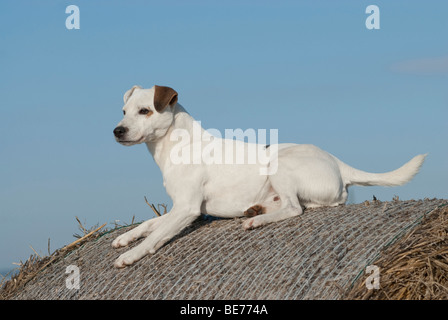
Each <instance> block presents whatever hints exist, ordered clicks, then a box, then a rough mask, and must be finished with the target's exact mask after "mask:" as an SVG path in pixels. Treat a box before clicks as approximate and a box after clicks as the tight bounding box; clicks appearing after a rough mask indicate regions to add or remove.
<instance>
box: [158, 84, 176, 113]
mask: <svg viewBox="0 0 448 320" xmlns="http://www.w3.org/2000/svg"><path fill="white" fill-rule="evenodd" d="M154 90H155V91H154V108H155V109H156V110H157V112H162V111H163V109H165V108H166V107H167V106H174V105H175V104H176V102H177V92H176V91H175V90H174V89H171V88H170V87H162V86H154Z"/></svg>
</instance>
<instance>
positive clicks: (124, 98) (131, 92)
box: [123, 86, 142, 104]
mask: <svg viewBox="0 0 448 320" xmlns="http://www.w3.org/2000/svg"><path fill="white" fill-rule="evenodd" d="M135 89H142V87H140V86H133V87H132V88H131V89H129V90H128V91H126V93H125V94H124V96H123V101H124V104H126V103H127V102H128V100H129V98H130V97H131V96H132V94H133V93H134V90H135Z"/></svg>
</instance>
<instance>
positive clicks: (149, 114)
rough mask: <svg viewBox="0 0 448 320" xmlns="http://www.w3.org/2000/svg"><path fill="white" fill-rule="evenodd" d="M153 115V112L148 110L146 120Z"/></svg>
mask: <svg viewBox="0 0 448 320" xmlns="http://www.w3.org/2000/svg"><path fill="white" fill-rule="evenodd" d="M153 113H154V111H152V110H149V112H148V113H147V114H146V116H145V117H146V118H149V117H150V116H151V115H152V114H153Z"/></svg>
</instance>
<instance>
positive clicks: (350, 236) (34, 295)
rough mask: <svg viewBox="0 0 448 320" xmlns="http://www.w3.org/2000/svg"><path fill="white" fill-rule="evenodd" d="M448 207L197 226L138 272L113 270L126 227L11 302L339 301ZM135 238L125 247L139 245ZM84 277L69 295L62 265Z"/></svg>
mask: <svg viewBox="0 0 448 320" xmlns="http://www.w3.org/2000/svg"><path fill="white" fill-rule="evenodd" d="M446 202H447V201H446V200H438V199H433V200H428V199H425V200H419V201H415V200H410V201H392V202H379V201H375V202H370V203H368V204H366V203H363V204H356V205H346V206H340V207H334V208H319V209H310V210H306V211H305V213H304V214H303V215H301V216H300V217H298V218H297V217H295V218H290V219H287V220H284V221H281V222H277V223H273V224H270V225H267V226H265V227H262V228H260V229H256V230H250V231H244V230H243V229H242V227H241V223H242V221H243V219H229V220H215V221H212V222H211V221H206V220H203V219H200V220H198V221H197V222H195V223H194V224H193V225H192V226H191V227H189V228H188V229H187V230H184V232H182V234H180V235H179V236H177V237H176V238H174V239H173V240H172V241H171V242H169V243H168V244H167V245H165V246H164V247H162V248H161V249H160V250H159V251H158V252H156V253H155V254H154V255H150V256H147V257H145V258H143V259H142V260H140V261H139V262H137V263H136V264H135V265H133V266H130V267H127V268H125V269H115V268H114V267H113V262H114V260H115V259H116V258H117V257H118V256H119V255H120V254H121V253H123V252H125V251H126V250H129V247H128V248H120V249H113V248H112V247H111V242H112V241H113V239H115V237H117V236H118V235H119V234H122V233H123V232H125V231H127V230H129V229H130V228H131V227H126V228H122V229H118V230H114V231H113V232H110V233H106V234H105V235H103V236H102V237H100V238H99V239H97V240H95V241H90V242H87V243H86V244H84V245H83V246H82V247H81V248H79V249H77V250H75V251H73V252H71V253H70V254H68V255H67V256H66V257H64V258H63V259H61V260H59V261H57V262H55V263H53V264H51V265H49V266H48V267H47V268H45V269H44V270H43V271H42V272H40V273H39V274H38V275H37V276H36V277H35V278H34V279H33V280H31V281H30V282H28V283H27V284H26V286H25V287H24V288H22V289H20V290H18V292H17V293H16V294H15V296H14V297H13V298H14V299H339V298H342V297H343V295H344V292H345V290H347V289H348V288H349V287H350V285H351V284H352V282H353V281H354V280H355V279H356V278H357V276H359V274H360V272H361V271H362V270H364V269H365V267H366V266H367V265H368V263H369V262H370V261H371V260H372V259H373V258H375V257H376V256H378V255H379V254H380V252H381V249H382V248H384V246H385V245H388V244H389V243H391V242H392V241H394V240H396V239H397V238H399V237H400V236H401V235H402V234H403V232H404V231H406V230H408V229H409V228H411V227H412V226H413V225H415V224H416V223H418V221H419V218H421V217H422V216H423V215H424V214H426V213H428V212H430V211H431V210H433V209H435V208H437V207H438V206H440V205H442V204H444V203H446ZM140 242H141V240H140V241H137V242H136V243H135V244H133V245H131V247H133V246H135V245H136V244H138V243H140ZM69 265H75V266H77V267H78V268H79V270H80V289H78V290H76V289H67V288H66V279H67V277H68V275H67V274H66V273H65V272H66V267H67V266H69Z"/></svg>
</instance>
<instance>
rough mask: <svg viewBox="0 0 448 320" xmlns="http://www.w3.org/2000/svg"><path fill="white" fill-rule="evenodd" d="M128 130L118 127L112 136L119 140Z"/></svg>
mask: <svg viewBox="0 0 448 320" xmlns="http://www.w3.org/2000/svg"><path fill="white" fill-rule="evenodd" d="M128 130H129V129H128V128H126V127H122V126H119V127H116V128H115V129H114V136H115V137H116V138H117V139H121V138H123V136H124V135H125V134H126V132H128Z"/></svg>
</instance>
